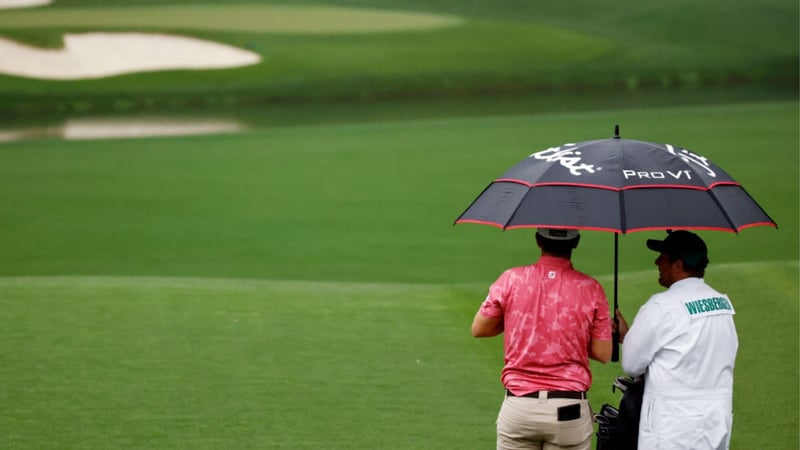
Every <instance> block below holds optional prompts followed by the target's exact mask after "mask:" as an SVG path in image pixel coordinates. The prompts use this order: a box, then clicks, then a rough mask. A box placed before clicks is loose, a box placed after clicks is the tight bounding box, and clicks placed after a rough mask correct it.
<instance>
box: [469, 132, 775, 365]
mask: <svg viewBox="0 0 800 450" xmlns="http://www.w3.org/2000/svg"><path fill="white" fill-rule="evenodd" d="M456 223H479V224H487V225H493V226H496V227H499V228H502V229H504V230H505V229H512V228H531V227H552V228H575V229H584V230H601V231H610V232H613V233H615V234H614V310H616V309H617V306H618V305H617V273H618V255H619V250H618V249H619V241H618V238H619V234H620V233H629V232H633V231H647V230H665V229H694V230H720V231H730V232H739V231H740V230H742V229H744V228H747V227H753V226H761V225H767V226H773V227H777V225H776V224H775V222H774V221H773V220H772V219H771V218H770V217H769V216H768V215H767V213H766V212H765V211H764V210H763V209H762V208H761V207H760V206H759V205H758V203H756V201H755V200H753V198H752V197H751V196H750V194H748V193H747V191H745V189H744V188H743V187H742V186H741V184H740V183H738V182H737V181H735V180H734V179H733V178H732V177H731V176H730V175H728V174H727V173H726V172H725V171H724V170H722V169H721V168H720V167H719V166H717V165H716V164H714V163H712V162H711V161H709V160H708V159H707V158H705V157H704V156H702V155H700V154H698V153H695V152H692V151H689V150H687V149H685V148H681V147H677V146H673V145H670V144H657V143H652V142H643V141H635V140H629V139H622V138H620V136H619V126H617V127H616V130H615V136H614V137H613V138H610V139H601V140H594V141H585V142H576V143H566V144H563V145H560V146H558V147H551V148H548V149H546V150H542V151H539V152H536V153H533V154H531V155H530V156H528V157H527V158H525V159H524V160H522V161H521V162H519V163H518V164H516V165H514V166H513V167H511V168H510V169H508V170H507V171H506V172H505V173H504V174H503V175H501V176H500V177H499V178H497V179H495V180H494V181H492V182H491V183H490V184H489V185H488V186H487V187H486V189H484V191H483V192H482V193H481V194H480V195H479V196H478V197H477V198H476V199H475V200H474V201H473V202H472V204H471V205H470V206H469V207H468V208H467V209H466V210H465V211H464V212H463V213H462V214H461V215H460V216H459V217H458V219H456ZM616 341H617V340H616V336H615V345H614V357H613V358H612V359H613V360H614V361H617V360H618V353H617V352H618V346H617V345H616Z"/></svg>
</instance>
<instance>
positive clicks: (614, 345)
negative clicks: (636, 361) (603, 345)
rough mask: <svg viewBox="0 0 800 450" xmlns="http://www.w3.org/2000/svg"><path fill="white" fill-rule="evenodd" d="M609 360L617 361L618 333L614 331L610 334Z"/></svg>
mask: <svg viewBox="0 0 800 450" xmlns="http://www.w3.org/2000/svg"><path fill="white" fill-rule="evenodd" d="M611 361H612V362H617V361H619V333H618V332H616V331H614V332H613V333H612V334H611Z"/></svg>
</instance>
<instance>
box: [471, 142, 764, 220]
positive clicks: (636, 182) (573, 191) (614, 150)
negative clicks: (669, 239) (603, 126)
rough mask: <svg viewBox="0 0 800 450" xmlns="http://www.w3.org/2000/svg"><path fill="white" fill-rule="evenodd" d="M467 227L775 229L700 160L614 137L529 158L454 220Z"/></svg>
mask: <svg viewBox="0 0 800 450" xmlns="http://www.w3.org/2000/svg"><path fill="white" fill-rule="evenodd" d="M617 130H618V129H617ZM465 222H472V223H483V224H489V225H494V226H497V227H500V228H503V229H508V228H520V227H562V228H565V227H566V228H580V229H589V230H602V231H612V232H616V233H627V232H632V231H645V230H660V229H680V228H683V229H708V230H723V231H733V232H738V231H740V230H741V229H743V228H747V227H750V226H759V225H769V226H776V224H775V222H774V221H773V220H772V219H771V218H770V217H769V216H768V215H767V213H766V212H765V211H764V210H763V209H762V208H761V207H760V206H759V205H758V204H757V203H756V202H755V200H753V198H752V197H751V196H750V195H749V194H748V193H747V191H745V189H744V188H743V187H742V186H741V185H740V184H739V183H738V182H737V181H736V180H734V179H733V178H732V177H731V176H730V175H728V173H726V172H725V171H724V170H722V168H720V167H719V166H717V165H716V164H714V163H712V162H711V161H709V160H708V159H707V158H705V157H703V156H702V155H700V154H697V153H694V152H692V151H689V150H687V149H685V148H681V147H677V146H673V145H670V144H657V143H652V142H643V141H636V140H629V139H622V138H620V137H619V133H618V132H617V135H616V136H615V137H613V138H611V139H602V140H594V141H585V142H577V143H566V144H563V145H560V146H558V147H551V148H548V149H546V150H542V151H539V152H535V153H533V154H531V155H529V156H528V157H527V158H525V159H524V160H522V161H521V162H519V163H518V164H516V165H514V166H513V167H511V168H510V169H508V170H507V171H506V172H505V173H504V174H503V175H501V176H500V177H499V178H497V179H496V180H494V181H493V182H492V183H490V184H489V186H488V187H487V188H486V189H485V190H484V191H483V193H481V195H480V196H478V198H477V199H475V201H474V202H473V203H472V205H470V206H469V208H467V210H466V211H464V213H463V214H461V216H459V218H458V219H456V223H465Z"/></svg>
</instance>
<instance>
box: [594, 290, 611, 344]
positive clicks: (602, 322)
mask: <svg viewBox="0 0 800 450" xmlns="http://www.w3.org/2000/svg"><path fill="white" fill-rule="evenodd" d="M596 289H597V294H596V298H597V309H596V310H595V316H594V322H593V323H592V340H593V341H610V340H611V314H610V312H609V307H608V298H606V293H605V291H604V290H603V287H602V286H600V284H599V283H598V284H597V285H596Z"/></svg>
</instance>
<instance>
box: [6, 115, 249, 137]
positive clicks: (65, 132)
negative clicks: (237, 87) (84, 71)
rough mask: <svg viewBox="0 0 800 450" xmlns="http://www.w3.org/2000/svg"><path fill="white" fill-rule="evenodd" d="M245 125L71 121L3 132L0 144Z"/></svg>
mask: <svg viewBox="0 0 800 450" xmlns="http://www.w3.org/2000/svg"><path fill="white" fill-rule="evenodd" d="M245 128H246V126H245V125H244V124H242V123H241V122H239V121H236V120H229V119H213V120H212V119H177V118H169V117H163V118H162V117H151V118H121V119H91V118H89V119H69V120H67V121H65V122H64V123H63V124H62V125H58V126H52V127H29V128H19V129H13V130H2V129H0V143H2V142H14V141H24V140H30V139H42V138H45V139H46V138H56V139H65V140H94V139H128V138H142V137H150V136H189V135H197V134H223V133H237V132H240V131H243V130H244V129H245Z"/></svg>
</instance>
